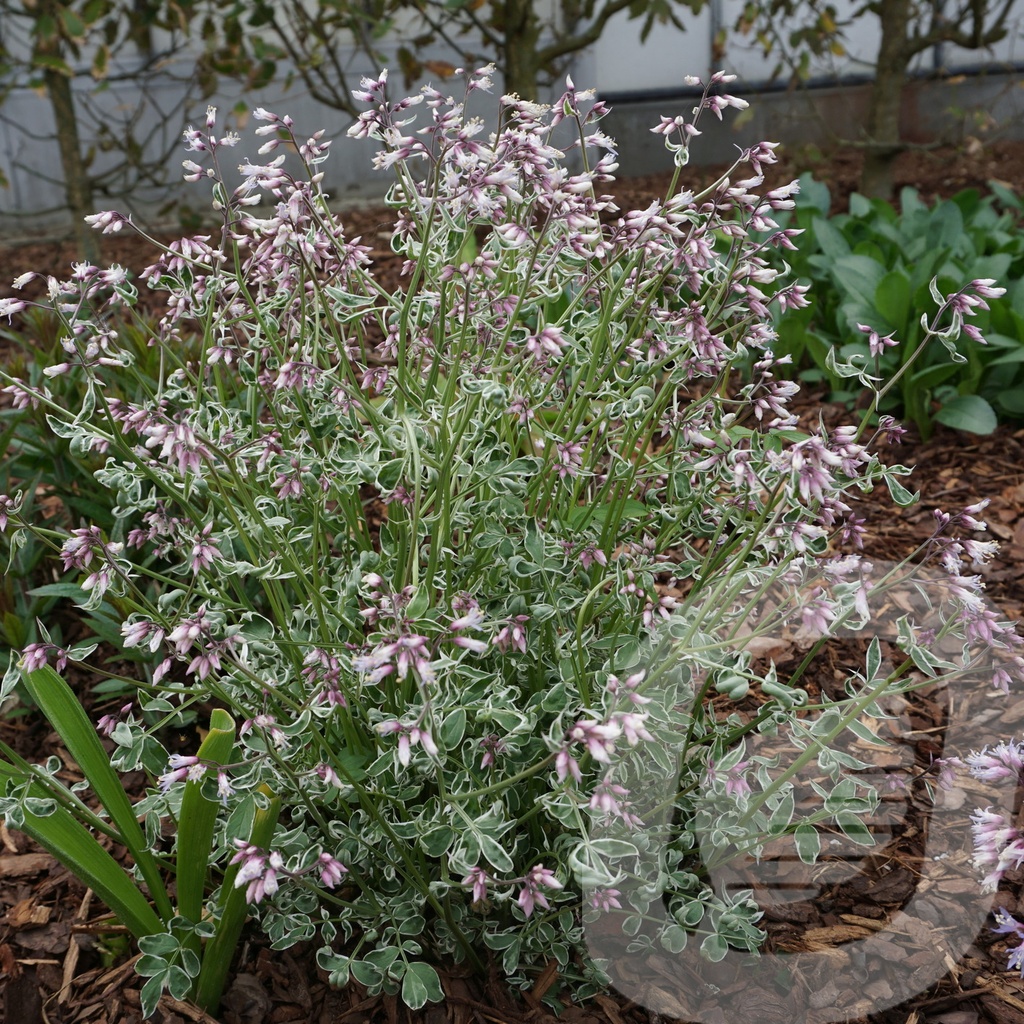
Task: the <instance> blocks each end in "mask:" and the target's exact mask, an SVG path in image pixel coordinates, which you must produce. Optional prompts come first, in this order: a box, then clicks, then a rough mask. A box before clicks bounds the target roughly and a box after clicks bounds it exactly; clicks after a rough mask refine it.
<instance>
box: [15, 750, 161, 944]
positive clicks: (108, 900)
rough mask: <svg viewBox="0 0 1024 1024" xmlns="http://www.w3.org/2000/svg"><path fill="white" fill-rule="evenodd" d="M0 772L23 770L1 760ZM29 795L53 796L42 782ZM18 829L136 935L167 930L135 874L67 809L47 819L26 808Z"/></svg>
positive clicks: (39, 796) (32, 786) (56, 811)
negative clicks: (112, 854) (119, 862)
mask: <svg viewBox="0 0 1024 1024" xmlns="http://www.w3.org/2000/svg"><path fill="white" fill-rule="evenodd" d="M0 775H8V776H11V775H15V776H18V775H20V773H18V772H16V771H15V770H14V769H13V768H11V766H10V765H7V764H4V763H0ZM29 794H30V796H31V797H34V798H37V799H48V798H49V795H50V794H49V793H48V792H47V791H46V790H45V789H44V787H43V786H42V785H40V784H38V783H34V784H32V785H31V786H30V787H29ZM18 828H19V829H20V830H21V831H23V832H24V833H25V834H26V835H28V836H30V837H31V838H32V839H33V840H35V842H37V843H38V844H39V845H40V846H41V847H42V848H43V849H44V850H46V851H47V853H49V854H50V855H51V856H52V857H53V858H54V859H55V860H57V861H58V862H59V863H60V864H62V865H63V866H64V867H65V868H67V870H68V871H70V872H71V874H73V875H74V876H75V878H77V879H78V880H79V881H80V882H82V884H83V885H86V886H88V888H90V889H92V890H93V891H94V892H95V893H96V895H97V896H99V898H100V899H101V900H103V902H104V903H105V904H106V905H107V906H108V907H110V909H111V910H112V911H113V912H114V914H116V915H117V919H118V920H119V921H120V922H121V923H122V924H123V925H124V926H125V927H126V928H128V930H129V931H130V932H131V933H132V934H133V935H135V936H136V937H141V936H143V935H151V934H153V933H156V932H162V931H163V928H164V926H163V922H162V921H161V920H160V918H159V917H157V915H156V913H154V911H153V908H152V907H151V906H150V905H149V902H148V901H147V900H146V897H145V896H143V894H142V892H141V891H140V889H139V887H138V886H137V885H136V884H135V882H134V880H133V879H132V877H131V876H130V875H129V874H127V873H126V872H125V871H124V869H123V868H122V867H121V866H120V864H118V863H117V861H115V860H114V858H113V857H111V855H110V854H109V853H107V851H106V850H105V849H104V848H103V847H102V846H101V845H100V843H99V841H98V840H97V839H96V837H95V836H93V835H92V834H91V833H90V832H89V830H88V829H87V828H85V826H84V825H82V824H81V822H79V821H78V820H77V819H76V818H75V817H74V815H72V813H71V812H70V811H69V810H68V809H67V808H65V807H61V806H58V807H57V808H56V810H54V812H53V813H52V814H48V815H47V816H46V817H45V818H40V817H37V816H36V815H34V814H32V813H31V812H30V811H29V810H27V809H24V810H23V812H22V823H21V824H20V825H19V826H18Z"/></svg>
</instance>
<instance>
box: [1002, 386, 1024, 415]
mask: <svg viewBox="0 0 1024 1024" xmlns="http://www.w3.org/2000/svg"><path fill="white" fill-rule="evenodd" d="M996 401H998V403H999V406H1000V408H1001V409H1003V411H1004V412H1008V413H1010V414H1011V415H1014V416H1022V415H1024V388H1007V389H1006V390H1005V391H1000V392H999V396H998V398H997V399H996Z"/></svg>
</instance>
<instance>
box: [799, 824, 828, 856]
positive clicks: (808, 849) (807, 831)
mask: <svg viewBox="0 0 1024 1024" xmlns="http://www.w3.org/2000/svg"><path fill="white" fill-rule="evenodd" d="M793 841H794V842H795V843H796V855H797V856H798V857H799V858H800V860H802V861H803V862H804V864H813V863H814V862H815V861H816V860H817V859H818V854H819V853H820V852H821V834H820V833H819V832H818V830H817V829H816V828H815V827H814V826H813V825H810V824H808V823H807V822H803V823H801V824H800V825H797V827H796V831H795V832H794V833H793Z"/></svg>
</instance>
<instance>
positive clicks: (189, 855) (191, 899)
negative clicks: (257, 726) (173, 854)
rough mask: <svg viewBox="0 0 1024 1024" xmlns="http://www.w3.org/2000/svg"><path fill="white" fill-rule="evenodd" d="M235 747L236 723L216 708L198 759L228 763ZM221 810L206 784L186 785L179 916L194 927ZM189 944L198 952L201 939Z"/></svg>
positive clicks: (180, 837) (190, 939) (179, 861)
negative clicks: (204, 788) (206, 789)
mask: <svg viewBox="0 0 1024 1024" xmlns="http://www.w3.org/2000/svg"><path fill="white" fill-rule="evenodd" d="M234 745H235V723H234V722H233V721H232V719H231V716H230V715H229V714H228V713H227V712H226V711H224V710H222V709H221V708H215V709H214V711H213V713H212V714H211V715H210V731H209V732H208V733H207V734H206V739H204V740H203V742H202V744H201V745H200V747H199V750H198V752H197V754H196V756H197V757H198V758H199V760H200V761H202V762H203V763H204V764H207V765H222V764H228V763H230V761H231V750H232V748H233V747H234ZM218 807H219V805H218V804H217V803H215V802H214V801H213V800H208V799H207V798H206V797H205V796H204V795H203V785H202V782H186V783H185V792H184V793H183V794H182V797H181V813H180V815H179V817H178V846H177V860H176V867H177V882H178V913H179V914H180V915H181V916H182V917H184V918H185V919H186V920H188V921H191V922H192V923H193V924H198V922H199V921H201V920H202V916H203V896H204V893H205V888H206V873H207V868H208V867H209V859H210V851H211V850H212V849H213V830H214V827H215V825H216V824H217V810H218ZM185 945H186V946H187V948H190V949H192V950H193V952H195V953H198V952H199V949H200V946H199V936H198V935H195V934H192V935H190V936H188V938H187V939H186V942H185Z"/></svg>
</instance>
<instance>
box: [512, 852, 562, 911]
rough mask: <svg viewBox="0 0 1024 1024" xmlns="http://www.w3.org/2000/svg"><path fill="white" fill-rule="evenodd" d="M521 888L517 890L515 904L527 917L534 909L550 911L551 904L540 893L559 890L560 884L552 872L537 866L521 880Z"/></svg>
mask: <svg viewBox="0 0 1024 1024" xmlns="http://www.w3.org/2000/svg"><path fill="white" fill-rule="evenodd" d="M522 882H523V888H522V889H520V890H519V898H518V899H517V900H516V903H518V904H519V906H520V907H521V908H522V911H523V913H524V914H525V915H526V916H527V917H529V916H530V915H531V914H532V913H533V908H534V907H541V908H543V909H544V910H550V909H551V904H550V903H548V901H547V898H546V897H545V896H544V894H543V893H542V892H541V891H540V890H541V889H542V888H544V889H561V888H562V883H561V882H560V881H558V879H557V878H555V874H554V872H553V871H550V870H549V869H548V868H546V867H544V865H543V864H538V865H537V866H536V867H535V868H533V869H532V870H531V871H530V873H529V874H528V875H527V876H526V877H525V878H524V879H522Z"/></svg>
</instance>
